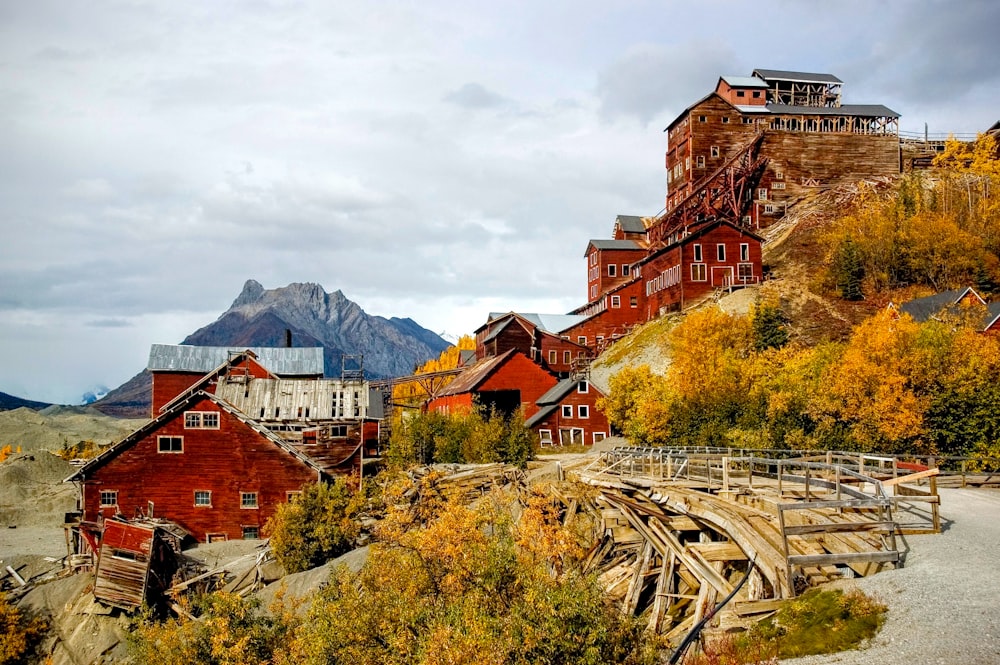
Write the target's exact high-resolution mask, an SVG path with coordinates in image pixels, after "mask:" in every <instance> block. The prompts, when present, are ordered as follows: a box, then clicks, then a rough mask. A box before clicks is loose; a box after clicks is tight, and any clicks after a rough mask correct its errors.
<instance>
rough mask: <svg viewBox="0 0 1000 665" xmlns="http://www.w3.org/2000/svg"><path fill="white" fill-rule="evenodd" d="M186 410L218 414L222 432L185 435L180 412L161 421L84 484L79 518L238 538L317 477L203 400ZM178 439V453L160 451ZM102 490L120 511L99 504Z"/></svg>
mask: <svg viewBox="0 0 1000 665" xmlns="http://www.w3.org/2000/svg"><path fill="white" fill-rule="evenodd" d="M186 410H189V411H215V412H218V413H219V429H185V428H184V411H178V412H177V414H176V415H175V416H174V417H173V418H170V419H168V420H166V421H165V422H164V423H163V424H162V425H161V426H160V427H159V428H157V429H155V430H153V431H151V432H150V433H148V434H147V435H145V436H144V437H143V438H141V439H140V440H139V441H137V442H136V443H135V444H134V445H132V446H131V447H129V448H128V449H126V450H124V451H122V452H121V453H119V454H118V456H117V457H114V458H113V459H111V460H109V461H108V462H107V463H105V464H104V465H103V466H101V467H99V468H97V469H95V470H94V471H93V472H92V474H91V475H90V477H88V479H87V480H86V481H84V489H83V519H84V520H85V521H93V520H96V519H97V516H98V515H99V514H103V515H105V516H110V515H112V514H114V513H115V512H116V511H117V512H120V513H122V514H123V515H125V516H127V517H133V516H134V515H136V514H140V513H141V514H145V513H146V511H147V506H148V503H149V502H152V503H153V515H154V516H155V517H163V518H166V519H169V520H172V521H174V522H177V523H178V524H180V525H181V526H183V527H184V528H185V529H187V530H188V531H190V532H191V533H192V534H194V536H195V538H196V539H197V540H199V541H204V540H205V539H206V536H207V534H209V533H212V534H215V533H222V534H225V535H226V537H227V538H230V539H232V538H241V537H242V533H243V532H242V527H244V526H255V527H258V529H259V530H260V532H261V533H263V527H264V524H265V523H266V522H267V519H268V518H269V517H270V516H271V515H273V514H274V511H275V509H276V507H277V505H278V504H279V503H283V502H285V501H286V500H287V493H288V492H293V491H297V490H298V489H299V488H301V486H302V485H303V484H305V483H309V482H316V481H317V480H318V473H317V471H316V470H314V469H312V468H311V467H309V466H308V465H306V464H305V463H304V462H302V461H300V460H299V459H297V458H296V457H294V456H292V455H291V454H290V453H289V452H288V451H286V450H283V449H282V448H280V447H278V445H276V444H275V443H274V442H272V441H270V440H268V439H266V438H265V437H263V436H262V435H261V434H259V433H258V432H257V431H255V430H253V429H251V428H250V427H249V426H247V425H246V424H244V423H243V422H241V421H240V420H238V419H237V418H235V417H233V416H232V415H230V414H229V413H228V412H226V411H220V410H219V408H218V406H217V405H216V404H215V403H214V402H212V401H211V400H208V399H203V400H201V401H199V402H197V403H195V404H194V405H193V406H191V407H190V408H188V409H186ZM165 435H169V436H179V437H183V452H177V453H161V452H158V437H160V436H165ZM102 491H116V492H117V493H118V505H117V507H105V508H101V506H100V494H101V492H102ZM195 491H208V492H211V506H210V507H209V506H205V507H202V506H195V505H194V493H195ZM242 492H256V493H257V505H258V507H257V508H256V509H254V508H241V496H240V495H241V493H242Z"/></svg>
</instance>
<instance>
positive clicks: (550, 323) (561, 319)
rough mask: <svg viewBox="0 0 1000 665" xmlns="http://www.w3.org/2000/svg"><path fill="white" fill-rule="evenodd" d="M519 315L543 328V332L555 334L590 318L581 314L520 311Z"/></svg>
mask: <svg viewBox="0 0 1000 665" xmlns="http://www.w3.org/2000/svg"><path fill="white" fill-rule="evenodd" d="M518 316H520V317H521V318H523V319H526V320H527V321H530V322H531V323H533V324H534V325H535V326H537V327H539V328H541V329H542V331H543V332H547V333H553V334H558V333H561V332H562V331H563V330H567V329H569V328H572V327H573V326H575V325H576V324H578V323H580V322H581V321H586V320H587V318H588V317H586V316H580V315H579V314H523V313H521V312H518Z"/></svg>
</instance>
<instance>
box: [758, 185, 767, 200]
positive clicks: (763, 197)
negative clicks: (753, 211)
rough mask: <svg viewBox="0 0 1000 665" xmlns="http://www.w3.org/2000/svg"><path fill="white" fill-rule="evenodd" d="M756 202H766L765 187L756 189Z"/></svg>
mask: <svg viewBox="0 0 1000 665" xmlns="http://www.w3.org/2000/svg"><path fill="white" fill-rule="evenodd" d="M757 200H758V201H766V200H767V187H758V188H757Z"/></svg>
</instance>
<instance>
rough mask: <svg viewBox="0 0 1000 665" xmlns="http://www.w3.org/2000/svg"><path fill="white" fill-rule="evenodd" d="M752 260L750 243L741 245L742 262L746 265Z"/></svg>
mask: <svg viewBox="0 0 1000 665" xmlns="http://www.w3.org/2000/svg"><path fill="white" fill-rule="evenodd" d="M749 260H750V243H746V242H741V243H740V261H743V262H744V263H745V262H747V261H749Z"/></svg>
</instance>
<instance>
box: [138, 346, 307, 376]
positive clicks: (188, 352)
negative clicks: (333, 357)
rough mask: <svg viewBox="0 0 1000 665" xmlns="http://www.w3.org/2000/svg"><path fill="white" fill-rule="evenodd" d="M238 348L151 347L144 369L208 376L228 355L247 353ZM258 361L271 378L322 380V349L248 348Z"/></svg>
mask: <svg viewBox="0 0 1000 665" xmlns="http://www.w3.org/2000/svg"><path fill="white" fill-rule="evenodd" d="M246 350H247V348H246V347H237V346H190V345H187V344H153V345H152V346H151V347H150V350H149V363H148V364H147V365H146V369H148V370H149V371H151V372H164V371H172V372H201V373H203V372H210V371H212V370H213V369H215V368H217V367H218V366H219V365H222V364H223V363H225V362H226V361H227V360H228V359H229V354H230V353H231V352H233V353H238V352H240V351H246ZM249 350H250V351H251V352H253V354H254V355H255V356H257V361H258V362H259V363H260V364H261V365H263V366H264V367H265V368H267V369H268V370H269V371H270V372H272V373H274V374H280V375H283V376H322V375H323V347H321V346H312V347H295V348H272V347H250V349H249Z"/></svg>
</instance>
